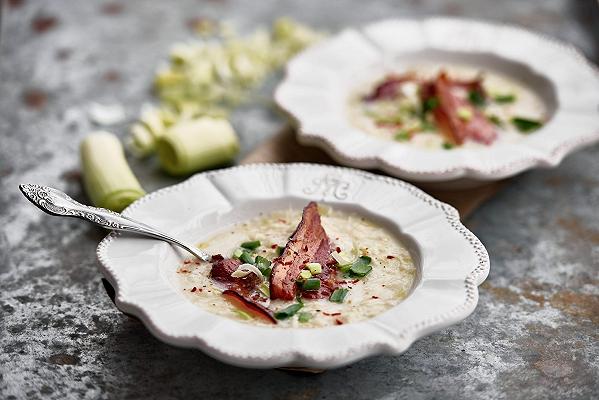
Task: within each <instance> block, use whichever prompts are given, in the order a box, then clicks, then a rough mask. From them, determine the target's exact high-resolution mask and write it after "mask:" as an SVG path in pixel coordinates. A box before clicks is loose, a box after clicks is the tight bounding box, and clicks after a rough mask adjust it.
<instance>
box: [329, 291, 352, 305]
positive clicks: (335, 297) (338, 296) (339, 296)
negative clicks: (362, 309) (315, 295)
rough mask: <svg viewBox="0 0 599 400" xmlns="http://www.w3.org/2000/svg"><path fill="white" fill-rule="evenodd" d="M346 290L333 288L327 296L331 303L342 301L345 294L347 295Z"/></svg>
mask: <svg viewBox="0 0 599 400" xmlns="http://www.w3.org/2000/svg"><path fill="white" fill-rule="evenodd" d="M347 292H349V290H347V289H335V291H334V292H333V293H332V294H331V297H329V300H330V301H332V302H333V303H343V300H345V296H347Z"/></svg>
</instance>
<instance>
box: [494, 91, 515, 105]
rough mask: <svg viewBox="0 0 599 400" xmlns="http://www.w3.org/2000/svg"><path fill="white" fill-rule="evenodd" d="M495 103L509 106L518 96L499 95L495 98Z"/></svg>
mask: <svg viewBox="0 0 599 400" xmlns="http://www.w3.org/2000/svg"><path fill="white" fill-rule="evenodd" d="M493 101H495V103H499V104H507V103H513V102H514V101H516V95H514V94H511V93H510V94H498V95H495V96H493Z"/></svg>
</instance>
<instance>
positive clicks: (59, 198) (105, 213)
mask: <svg viewBox="0 0 599 400" xmlns="http://www.w3.org/2000/svg"><path fill="white" fill-rule="evenodd" d="M19 189H21V192H23V194H24V195H25V197H27V199H28V200H29V201H30V202H32V203H33V204H35V205H36V206H37V207H38V208H40V209H41V210H42V211H45V212H46V213H48V214H50V215H56V216H61V217H76V218H81V219H85V220H88V221H91V222H93V223H95V224H98V225H100V226H101V227H103V228H106V229H113V230H117V231H125V232H133V233H138V234H140V235H145V236H150V237H152V238H154V239H159V240H164V241H165V242H168V243H171V244H174V245H177V246H179V247H181V248H183V249H185V250H187V251H188V252H190V253H191V254H193V255H194V256H196V257H197V258H199V259H201V260H204V261H210V258H211V255H210V254H208V253H206V252H204V251H202V250H200V249H198V248H197V247H195V246H194V245H191V244H188V243H185V242H182V241H180V240H177V239H175V238H173V237H171V236H169V235H167V234H165V233H162V232H160V231H159V230H158V229H156V228H152V227H151V226H148V225H146V224H143V223H141V222H137V221H135V220H133V219H131V218H129V217H125V216H123V215H121V214H119V213H116V212H114V211H110V210H107V209H105V208H97V207H91V206H86V205H83V204H81V203H79V202H77V201H75V200H73V199H72V198H70V197H69V196H67V195H66V194H65V193H63V192H61V191H60V190H56V189H53V188H51V187H47V186H41V185H33V184H25V185H19Z"/></svg>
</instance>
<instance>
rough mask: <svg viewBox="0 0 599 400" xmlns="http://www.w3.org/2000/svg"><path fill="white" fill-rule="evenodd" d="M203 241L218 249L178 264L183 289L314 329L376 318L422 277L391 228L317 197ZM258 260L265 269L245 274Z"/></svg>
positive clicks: (213, 306) (209, 303)
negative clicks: (207, 259) (203, 257)
mask: <svg viewBox="0 0 599 400" xmlns="http://www.w3.org/2000/svg"><path fill="white" fill-rule="evenodd" d="M300 221H301V222H300ZM290 238H291V239H290ZM315 238H316V239H315ZM198 247H200V248H202V249H204V250H206V251H207V252H209V253H210V254H213V255H216V256H214V257H213V260H212V261H213V262H212V263H208V262H200V261H197V260H185V261H184V262H183V264H182V265H180V266H179V268H178V270H177V281H178V284H179V285H180V289H181V291H182V292H183V293H184V295H185V296H186V297H187V298H188V299H189V300H190V301H191V302H193V303H194V304H197V305H198V306H199V307H202V308H203V309H205V310H207V311H210V312H212V313H215V314H219V315H223V316H226V317H229V318H233V319H236V320H239V321H245V322H247V323H251V324H258V325H265V326H266V325H268V326H273V327H305V328H310V327H323V326H331V325H341V324H346V323H351V322H356V321H361V320H365V319H368V318H372V317H374V316H376V315H378V314H380V313H382V312H384V311H385V310H387V309H389V308H391V307H393V306H394V305H396V304H398V303H399V302H401V301H402V299H404V298H405V297H406V296H407V295H408V293H409V291H410V289H411V287H412V284H413V282H414V278H415V276H416V268H415V266H414V262H413V260H412V257H411V256H410V253H409V252H408V250H407V249H406V248H405V247H404V246H403V245H402V243H401V242H400V241H399V240H398V239H397V238H396V237H394V236H393V235H391V234H390V232H388V231H387V230H386V229H384V228H383V227H381V226H378V225H377V224H375V223H373V222H371V221H369V220H367V219H366V218H363V217H361V216H359V215H356V214H351V213H346V212H341V211H337V210H334V209H331V208H329V207H323V206H320V207H317V206H316V204H315V203H310V204H309V205H308V206H307V207H306V208H305V209H304V211H303V213H302V210H298V209H288V210H281V211H275V212H272V213H268V214H263V215H260V216H258V217H256V218H254V219H251V220H248V221H245V222H242V223H239V224H237V225H234V226H231V227H229V228H227V229H224V230H222V231H221V232H219V233H217V234H215V235H213V236H211V237H208V238H206V239H205V240H203V241H202V242H201V243H199V244H198ZM314 249H316V250H314ZM221 256H222V257H221ZM221 258H222V259H221ZM318 261H320V262H318ZM248 264H249V265H250V267H248ZM223 265H225V266H226V268H225V267H223ZM252 265H253V266H254V267H256V269H258V270H259V271H260V274H258V273H256V272H249V273H247V269H252V270H253V271H255V269H254V268H252V267H251V266H252ZM227 268H228V269H227ZM293 268H296V269H295V270H294V269H293ZM238 270H239V272H235V271H238ZM223 271H225V272H226V273H223ZM246 273H247V274H246ZM243 274H246V275H245V276H242V275H243ZM231 275H235V276H233V277H230V276H231ZM259 275H261V276H259ZM231 291H233V292H235V293H231Z"/></svg>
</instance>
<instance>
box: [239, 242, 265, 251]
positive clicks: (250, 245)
mask: <svg viewBox="0 0 599 400" xmlns="http://www.w3.org/2000/svg"><path fill="white" fill-rule="evenodd" d="M241 247H243V248H244V249H248V250H255V249H257V248H258V247H260V241H259V240H252V241H250V242H243V243H241Z"/></svg>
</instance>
